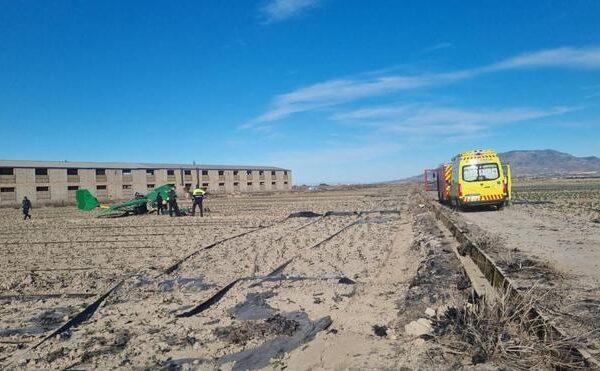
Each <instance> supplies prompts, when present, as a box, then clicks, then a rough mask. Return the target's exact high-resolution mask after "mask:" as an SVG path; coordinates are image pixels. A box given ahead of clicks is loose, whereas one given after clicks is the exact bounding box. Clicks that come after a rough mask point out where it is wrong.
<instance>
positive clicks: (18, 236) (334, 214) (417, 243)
mask: <svg viewBox="0 0 600 371" xmlns="http://www.w3.org/2000/svg"><path fill="white" fill-rule="evenodd" d="M34 206H35V205H34ZM205 206H206V207H208V208H209V209H210V211H209V212H208V213H207V214H206V215H205V217H204V218H200V217H199V216H196V217H180V218H169V217H166V216H155V215H145V216H137V217H133V216H132V217H127V218H116V219H97V218H94V217H93V215H92V214H89V213H84V212H80V211H78V210H76V209H75V208H45V209H39V210H38V209H34V210H33V212H32V215H33V219H32V220H30V221H27V222H24V221H22V220H21V218H20V214H19V211H18V210H8V209H1V210H0V254H1V259H0V367H5V368H16V369H73V370H75V369H77V370H80V369H132V368H136V369H137V368H148V369H224V370H227V369H237V370H243V369H284V368H285V369H291V370H320V369H403V368H404V369H456V368H464V369H471V368H478V369H487V368H495V367H496V368H497V367H500V366H505V365H504V364H502V362H498V359H494V358H493V357H487V356H486V357H482V356H481V354H480V353H481V352H480V351H479V350H477V349H475V350H473V351H471V350H469V349H468V347H467V348H465V347H462V348H460V350H459V351H457V349H456V348H451V347H448V342H443V341H437V340H436V338H435V335H436V334H437V332H436V331H437V327H436V323H437V322H440V317H442V316H443V313H445V312H444V309H445V308H447V307H448V306H457V307H460V306H462V305H464V304H465V303H466V302H467V299H469V298H471V296H472V295H471V289H470V283H469V280H468V279H467V278H466V276H465V275H464V273H463V270H462V268H461V265H460V263H459V260H458V258H457V257H456V255H455V253H454V250H455V249H456V248H457V243H456V241H454V240H453V238H452V236H451V235H450V234H449V233H448V232H447V231H446V230H445V229H444V228H443V227H442V226H441V224H440V223H439V222H437V221H436V220H435V218H434V217H433V216H432V214H431V213H430V212H428V211H427V208H425V207H423V205H422V204H420V202H419V201H418V197H416V195H415V187H413V186H410V185H401V186H379V187H356V188H339V189H330V190H323V191H314V192H300V193H279V194H263V195H241V196H240V195H237V196H227V197H217V196H214V197H208V198H207V200H206V203H205ZM513 212H515V213H518V212H519V211H518V209H517V208H516V207H515V208H514V209H511V210H505V211H502V212H501V213H506V215H509V214H510V213H513ZM525 214H526V213H525ZM473 215H474V216H473V218H474V219H475V221H472V220H470V219H469V218H471V214H468V215H467V214H465V215H462V214H461V215H460V216H459V217H464V218H465V219H466V220H465V223H467V222H468V223H475V222H477V223H484V222H481V221H480V220H479V219H481V220H484V219H485V220H487V219H489V218H491V217H492V215H493V217H496V214H494V213H491V212H484V213H482V214H481V215H480V218H477V217H476V216H475V214H473ZM497 215H500V213H498V214H497ZM502 215H504V214H502ZM518 215H522V214H518ZM523 217H525V216H523ZM482 225H483V224H482ZM491 229H492V234H493V233H495V231H497V230H493V228H491ZM541 232H545V231H541V230H540V229H535V228H533V229H532V230H531V231H530V233H532V234H536V233H541ZM482 233H484V232H482ZM566 238H571V237H570V236H567V237H566ZM578 238H579V239H581V238H582V237H581V236H578ZM590 238H591V237H590ZM579 239H578V240H577V241H579ZM584 241H588V240H584ZM586 243H587V242H586ZM507 249H508V248H507ZM574 251H575V252H577V251H580V250H574ZM553 279H554V276H553V278H552V280H553ZM94 303H96V304H98V305H97V306H95V305H94ZM469 305H470V304H469ZM430 324H433V327H434V328H433V329H432V328H430V327H429V325H430ZM465 349H467V350H466V351H465ZM475 364H477V365H475Z"/></svg>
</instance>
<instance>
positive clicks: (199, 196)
mask: <svg viewBox="0 0 600 371" xmlns="http://www.w3.org/2000/svg"><path fill="white" fill-rule="evenodd" d="M205 193H206V191H204V189H202V188H200V186H199V185H196V188H194V190H193V191H192V198H193V200H194V203H193V205H192V216H194V215H196V206H198V207H200V216H201V217H203V216H204V207H203V205H202V202H203V200H204V194H205ZM163 202H164V200H163V198H162V196H161V195H160V193H159V194H158V195H157V196H156V210H157V213H158V215H160V214H161V213H162V212H163V211H164V210H163V208H164V206H163ZM167 205H168V210H169V216H170V217H172V216H181V210H179V205H178V204H177V193H176V192H175V186H173V187H171V189H170V190H169V193H168V198H167Z"/></svg>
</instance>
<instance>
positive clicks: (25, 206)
mask: <svg viewBox="0 0 600 371" xmlns="http://www.w3.org/2000/svg"><path fill="white" fill-rule="evenodd" d="M21 207H22V208H23V220H26V219H27V218H29V219H31V215H29V209H31V201H29V199H28V198H27V197H24V198H23V202H22V203H21Z"/></svg>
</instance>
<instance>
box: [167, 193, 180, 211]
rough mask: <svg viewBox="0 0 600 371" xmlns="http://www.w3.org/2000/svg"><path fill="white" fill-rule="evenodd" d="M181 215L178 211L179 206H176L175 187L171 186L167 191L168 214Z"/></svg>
mask: <svg viewBox="0 0 600 371" xmlns="http://www.w3.org/2000/svg"><path fill="white" fill-rule="evenodd" d="M173 213H175V216H181V213H180V212H179V206H177V193H175V187H173V188H171V190H170V191H169V216H173Z"/></svg>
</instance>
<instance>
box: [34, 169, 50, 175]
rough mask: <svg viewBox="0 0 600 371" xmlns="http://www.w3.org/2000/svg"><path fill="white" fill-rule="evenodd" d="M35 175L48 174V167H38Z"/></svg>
mask: <svg viewBox="0 0 600 371" xmlns="http://www.w3.org/2000/svg"><path fill="white" fill-rule="evenodd" d="M35 175H42V176H43V175H48V169H45V168H36V169H35Z"/></svg>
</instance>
